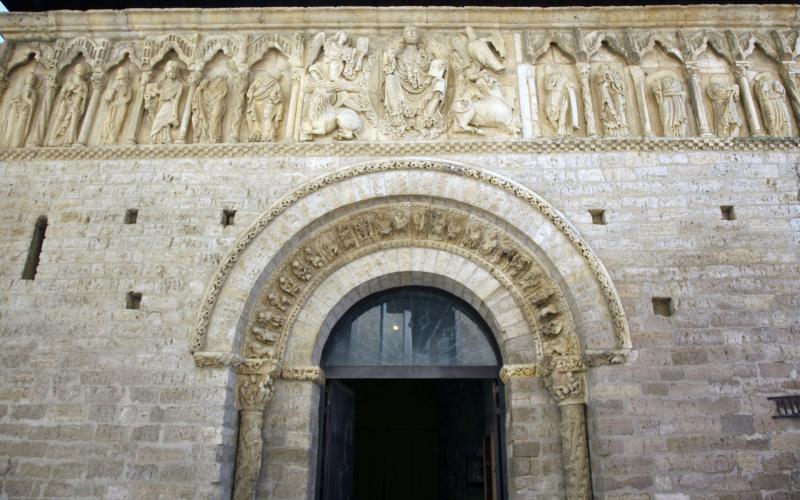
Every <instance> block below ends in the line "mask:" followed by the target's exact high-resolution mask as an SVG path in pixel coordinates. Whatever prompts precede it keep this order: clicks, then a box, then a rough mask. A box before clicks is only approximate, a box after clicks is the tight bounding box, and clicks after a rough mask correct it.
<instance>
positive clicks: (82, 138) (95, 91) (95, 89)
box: [73, 71, 106, 146]
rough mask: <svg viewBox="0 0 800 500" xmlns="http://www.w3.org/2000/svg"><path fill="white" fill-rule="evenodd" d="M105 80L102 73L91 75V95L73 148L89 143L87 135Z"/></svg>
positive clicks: (90, 128)
mask: <svg viewBox="0 0 800 500" xmlns="http://www.w3.org/2000/svg"><path fill="white" fill-rule="evenodd" d="M105 79H106V76H105V74H103V72H102V71H95V72H93V73H92V94H91V96H90V97H89V106H88V107H87V108H86V114H85V115H84V116H83V123H82V124H81V131H80V132H79V133H78V142H76V143H75V144H73V146H86V144H87V143H88V142H89V133H90V132H91V131H92V125H93V124H94V120H95V117H96V116H97V106H98V105H99V104H100V94H101V93H102V90H103V82H104V81H105Z"/></svg>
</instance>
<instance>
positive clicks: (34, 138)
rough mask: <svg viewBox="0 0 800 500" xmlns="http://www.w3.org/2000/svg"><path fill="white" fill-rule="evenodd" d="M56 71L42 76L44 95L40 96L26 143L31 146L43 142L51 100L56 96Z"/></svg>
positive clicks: (51, 106)
mask: <svg viewBox="0 0 800 500" xmlns="http://www.w3.org/2000/svg"><path fill="white" fill-rule="evenodd" d="M57 86H58V84H57V83H56V73H55V71H52V72H50V73H48V74H46V75H45V76H44V96H43V98H42V107H41V108H40V110H39V116H38V117H37V118H36V125H35V126H34V128H33V133H32V134H31V137H30V139H28V143H29V144H30V145H32V146H41V145H42V144H44V139H45V135H47V126H48V125H49V124H50V112H51V111H52V110H53V100H54V99H55V98H56V87H57Z"/></svg>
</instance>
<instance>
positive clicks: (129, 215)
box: [125, 208, 139, 224]
mask: <svg viewBox="0 0 800 500" xmlns="http://www.w3.org/2000/svg"><path fill="white" fill-rule="evenodd" d="M138 218H139V209H138V208H129V209H127V210H125V224H136V219H138Z"/></svg>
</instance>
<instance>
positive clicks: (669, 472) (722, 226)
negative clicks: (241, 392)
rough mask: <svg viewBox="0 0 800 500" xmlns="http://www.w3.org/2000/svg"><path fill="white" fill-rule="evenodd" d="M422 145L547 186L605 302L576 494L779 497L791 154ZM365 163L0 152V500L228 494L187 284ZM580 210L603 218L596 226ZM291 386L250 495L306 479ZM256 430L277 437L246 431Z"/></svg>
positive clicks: (529, 442) (797, 273) (548, 414)
mask: <svg viewBox="0 0 800 500" xmlns="http://www.w3.org/2000/svg"><path fill="white" fill-rule="evenodd" d="M446 159H448V160H452V161H457V162H462V163H464V164H467V165H472V166H475V167H478V168H481V169H486V170H488V171H492V172H494V173H497V174H500V175H503V176H506V177H508V178H511V179H513V180H515V181H517V182H519V183H521V184H523V185H525V186H527V187H528V188H530V189H532V190H533V191H535V192H537V193H538V194H540V195H541V196H543V197H544V198H545V199H547V200H548V201H550V202H551V203H552V204H553V205H554V206H555V207H556V208H557V209H559V210H561V211H562V213H563V214H564V215H565V216H566V218H567V219H569V220H570V221H571V222H572V223H573V224H574V225H575V226H576V227H577V229H578V230H579V231H580V233H581V234H582V236H583V237H584V238H585V240H586V241H588V242H589V244H590V245H591V246H592V248H593V249H594V250H595V251H596V253H597V254H598V255H599V256H600V258H601V260H602V261H603V263H604V264H605V266H606V267H607V269H608V271H609V273H610V275H611V277H612V279H613V282H614V284H615V285H616V288H617V291H618V292H619V294H620V296H621V299H622V302H623V305H624V307H625V311H626V313H627V316H628V321H629V324H630V329H631V337H632V342H633V350H632V355H631V357H630V358H629V360H628V362H627V364H626V365H622V366H601V367H595V368H592V369H591V370H590V371H589V372H588V382H589V387H588V394H589V400H588V404H587V408H588V434H589V444H590V455H591V462H590V463H591V470H592V478H593V487H594V493H595V496H596V497H598V498H609V499H611V498H614V499H622V498H625V499H630V500H632V499H637V500H638V499H654V500H657V499H660V500H667V499H669V500H673V499H688V498H692V499H694V498H720V499H722V498H737V499H741V498H770V499H779V498H782V499H789V498H796V497H797V495H798V494H800V474H798V472H797V471H798V470H800V451H798V450H800V427H798V424H797V421H796V420H791V419H784V420H778V419H773V418H772V414H773V412H774V405H773V404H772V403H771V402H769V401H767V399H766V398H767V397H768V396H774V395H780V394H786V393H792V392H796V391H798V390H799V389H800V381H798V368H800V362H799V361H798V359H799V358H798V352H797V351H798V345H799V343H798V340H797V335H798V334H797V331H798V326H799V325H798V314H797V310H798V304H799V303H800V293H798V291H799V290H800V254H798V250H797V248H798V246H797V245H798V228H799V227H800V226H799V225H800V219H799V218H798V208H799V206H800V205H798V187H799V186H798V172H797V165H798V161H800V155H798V154H797V153H796V152H741V151H737V150H736V148H732V150H729V151H703V152H698V151H670V152H632V151H631V152H573V153H542V154H485V153H484V154H469V155H467V154H464V155H459V154H452V155H447V156H446ZM365 160H368V158H365V157H352V158H337V157H326V156H307V157H303V156H299V157H288V156H285V157H284V156H266V157H244V158H232V159H219V158H216V159H215V158H211V159H188V158H184V159H179V160H147V159H137V160H63V161H55V160H52V161H44V160H40V161H27V160H26V161H14V162H3V163H0V192H1V193H2V196H0V206H1V207H2V213H3V214H4V217H3V218H2V221H0V245H2V254H3V255H4V257H3V259H0V290H2V292H0V342H2V350H1V351H0V481H2V482H0V488H2V489H0V491H2V494H5V495H7V496H8V497H9V498H55V497H62V498H63V497H68V498H148V499H151V498H170V499H173V498H193V499H194V498H198V499H199V498H224V497H226V495H229V494H230V488H231V482H232V477H231V474H232V462H233V457H234V454H235V445H236V430H235V429H236V419H237V418H238V417H237V413H236V411H235V405H234V399H235V396H234V393H233V375H232V374H231V373H230V371H229V369H201V368H198V367H196V366H195V363H194V360H193V359H192V357H191V356H190V354H189V346H188V342H189V336H190V331H191V326H192V322H193V320H194V315H195V313H196V311H197V309H198V307H199V302H200V300H201V298H202V295H203V292H204V289H205V287H206V285H207V282H208V280H209V279H210V276H211V274H212V272H213V271H214V269H215V268H216V266H217V264H218V263H219V261H220V259H221V258H222V256H223V255H224V254H225V252H226V251H228V249H229V248H230V246H231V244H232V242H233V241H234V239H235V238H236V236H237V235H238V234H239V233H240V232H241V231H243V230H244V228H246V227H247V226H248V225H249V224H250V222H252V221H253V220H255V218H256V217H257V216H258V215H260V214H261V213H263V212H264V211H265V210H267V208H268V207H269V206H270V205H271V204H272V203H273V202H275V200H276V199H277V198H278V197H280V196H281V195H283V194H286V193H288V192H290V191H291V190H292V189H293V188H295V187H296V186H298V185H299V184H301V183H303V182H305V181H308V180H310V179H313V178H315V177H318V176H320V175H322V174H324V173H329V172H331V171H333V170H334V169H337V168H339V167H343V166H346V165H351V164H355V163H358V162H361V161H365ZM398 175H401V174H398ZM463 201H465V202H468V201H469V200H463ZM721 206H733V207H734V208H733V213H734V215H735V220H723V219H722V214H721V211H720V207H721ZM128 209H138V219H137V221H136V223H135V224H125V223H124V217H125V213H126V210H128ZM223 209H229V210H236V213H235V217H234V221H233V224H232V225H228V226H223V225H222V223H221V222H222V211H223ZM590 210H595V211H596V210H604V214H603V215H604V221H605V224H594V223H593V222H592V215H591V214H590ZM595 213H596V212H595ZM42 215H44V216H46V217H47V221H48V225H47V230H46V238H45V240H44V245H43V248H42V252H41V260H40V263H39V266H38V269H37V273H36V276H35V279H33V280H23V279H21V277H22V273H23V268H24V266H25V261H26V257H27V254H28V249H29V245H30V242H31V236H32V234H33V231H34V224H35V222H36V220H37V218H38V217H40V216H42ZM496 215H497V217H499V218H503V216H504V214H500V213H498V214H496ZM132 291H133V292H137V293H141V305H140V308H139V309H126V297H127V294H128V293H129V292H132ZM654 297H668V298H671V308H672V315H671V316H661V315H656V314H654V309H653V303H652V299H653V298H654ZM514 383H518V384H519V383H522V384H528V385H530V388H529V392H530V393H531V394H534V395H536V394H538V395H539V396H532V398H531V400H530V401H529V402H528V403H525V402H522V403H521V405H522V406H521V408H524V407H525V406H526V404H527V405H528V406H529V407H530V408H531V409H530V411H518V412H516V414H515V415H513V416H512V418H513V422H512V431H513V432H512V434H511V436H510V439H512V440H522V441H525V443H526V445H525V446H519V447H513V446H512V447H510V448H509V454H510V456H509V471H508V474H509V485H510V495H511V497H512V498H552V492H548V491H551V490H544V489H542V483H541V478H542V477H545V476H547V477H556V483H557V482H558V481H559V479H558V477H560V472H558V469H559V468H560V467H561V463H560V459H559V449H558V446H559V445H558V441H557V431H554V430H553V426H554V423H553V418H555V412H556V410H555V406H554V405H553V404H552V403H548V402H547V401H549V400H548V399H547V398H548V396H547V394H546V393H545V392H546V390H545V388H544V386H543V384H542V383H541V382H540V381H538V380H535V379H534V380H530V381H516V382H514ZM308 387H309V386H307V385H304V384H302V383H300V382H293V381H278V382H277V384H276V394H275V396H274V398H273V401H272V403H271V405H273V408H276V412H275V413H274V414H272V415H271V417H270V418H271V420H269V421H268V422H267V423H266V424H265V431H264V432H265V441H266V445H265V447H266V451H265V456H264V460H265V464H266V467H264V468H263V469H262V476H261V478H260V480H259V484H260V486H259V491H261V492H262V493H268V497H269V498H299V497H300V496H301V495H298V493H297V492H307V491H310V489H311V488H310V487H309V484H308V482H307V477H308V474H309V473H310V472H313V471H310V470H309V469H310V468H312V462H313V460H312V459H313V456H311V455H313V450H308V449H305V450H303V449H296V448H293V445H292V443H304V442H306V441H307V436H309V435H310V434H312V433H313V432H314V429H313V427H314V425H313V424H312V422H311V421H312V420H313V418H314V413H313V412H314V411H316V409H315V407H313V401H314V398H315V397H316V396H315V394H313V393H312V392H313V391H312V392H310V390H309V389H308ZM548 405H550V406H548ZM304 407H305V409H310V410H311V413H303V412H302V411H298V410H302V409H304ZM548 408H549V409H548ZM554 432H555V434H554ZM276 435H281V436H283V437H284V438H285V440H284V441H283V442H284V443H286V444H285V446H284V447H283V448H280V449H277V448H275V447H274V446H270V443H271V442H272V443H275V436H276ZM554 436H556V437H554ZM293 438H297V439H293ZM554 470H555V471H556V473H555V476H552V474H553V471H554ZM312 475H313V474H312ZM312 487H313V485H312ZM554 488H556V489H558V486H557V485H556V486H554Z"/></svg>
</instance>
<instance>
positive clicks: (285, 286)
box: [243, 202, 580, 363]
mask: <svg viewBox="0 0 800 500" xmlns="http://www.w3.org/2000/svg"><path fill="white" fill-rule="evenodd" d="M404 246H420V247H427V248H439V249H443V250H445V251H448V252H451V253H455V254H458V255H462V256H464V257H466V258H468V259H470V260H472V261H473V262H475V263H476V264H478V265H480V266H481V267H483V268H484V269H486V270H487V271H488V272H490V273H492V274H493V275H494V276H495V277H496V278H497V279H498V280H499V281H500V282H501V283H503V284H504V285H505V286H506V287H507V288H508V289H509V291H510V292H511V294H512V296H513V297H514V298H515V300H516V302H517V304H518V306H519V307H520V309H521V311H522V312H523V315H524V316H525V318H526V320H527V322H528V328H529V331H531V332H532V333H533V334H535V335H537V337H538V338H539V339H540V342H541V344H542V345H543V346H544V351H545V353H547V352H551V351H552V352H559V353H561V354H564V355H573V356H578V357H580V348H579V344H578V342H577V339H573V340H569V341H565V340H562V337H565V336H572V337H574V336H575V329H574V326H573V322H572V317H571V313H570V311H569V307H568V306H567V303H566V300H565V298H564V296H563V295H562V292H561V290H560V289H559V288H558V286H557V285H556V284H555V283H554V281H553V280H552V278H551V277H550V276H549V274H548V273H547V271H545V269H544V267H543V266H542V265H541V264H540V263H539V262H538V259H537V257H536V256H535V255H534V254H533V253H532V252H531V251H530V250H529V249H528V248H527V247H526V246H525V244H523V243H521V242H520V241H518V240H517V239H516V238H515V237H513V236H512V235H511V234H509V233H508V232H507V231H505V230H504V229H502V228H500V227H499V226H497V225H495V224H494V223H492V222H490V221H488V220H486V219H484V218H483V217H480V216H477V215H475V214H471V213H467V212H465V211H462V210H458V209H454V208H449V207H443V206H437V205H432V204H429V203H416V202H415V203H411V202H409V203H397V202H393V203H392V204H391V205H380V206H376V207H371V208H369V209H366V210H360V211H356V212H353V213H350V214H347V215H345V216H343V217H340V218H338V219H336V220H334V221H332V222H330V223H328V224H327V225H325V226H324V227H321V228H320V229H318V230H317V231H315V232H314V233H312V234H311V235H309V236H308V237H306V238H305V239H304V240H303V241H301V242H299V243H298V244H297V245H296V247H295V248H294V250H293V251H292V252H290V253H289V254H288V255H287V256H286V257H285V258H284V259H283V260H282V262H281V263H279V264H278V265H277V266H276V268H275V271H274V272H273V273H272V275H271V278H270V279H269V281H268V282H267V283H266V284H265V285H264V287H263V289H262V290H263V291H262V296H261V297H260V300H259V301H258V304H257V306H256V308H255V309H254V310H253V313H252V316H251V318H250V320H249V322H248V324H247V330H246V331H247V332H248V336H247V338H246V339H245V343H244V351H243V352H244V356H245V358H247V359H250V358H267V359H272V360H275V362H276V363H280V362H281V360H282V359H283V356H284V353H285V350H286V345H287V342H288V335H289V333H290V332H291V331H292V326H293V324H294V321H295V319H296V317H297V315H298V313H299V311H300V309H301V308H302V307H303V305H304V303H305V301H306V299H307V298H308V296H309V295H310V294H311V292H313V290H314V289H315V288H316V287H317V286H318V284H319V283H321V282H322V280H324V279H325V278H326V277H327V276H330V274H332V273H333V272H334V271H335V270H336V269H338V268H339V267H341V266H342V265H345V264H347V263H348V262H351V261H353V260H355V259H356V258H358V257H361V256H363V255H367V254H369V253H372V252H374V251H376V250H382V249H386V248H395V247H404Z"/></svg>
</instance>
